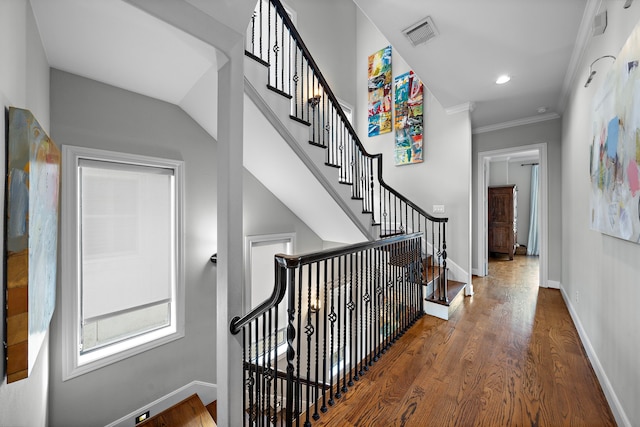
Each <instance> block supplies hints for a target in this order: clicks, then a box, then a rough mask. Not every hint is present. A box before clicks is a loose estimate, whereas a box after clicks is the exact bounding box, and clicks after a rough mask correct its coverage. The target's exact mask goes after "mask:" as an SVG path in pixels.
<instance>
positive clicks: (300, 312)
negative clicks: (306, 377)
mask: <svg viewBox="0 0 640 427" xmlns="http://www.w3.org/2000/svg"><path fill="white" fill-rule="evenodd" d="M295 271H297V273H298V278H297V280H298V287H297V288H296V287H295V286H291V289H297V291H298V295H297V298H296V300H297V303H298V307H297V313H298V331H302V268H301V267H298V268H296V270H295ZM294 277H295V275H294ZM294 280H295V279H294ZM294 283H295V282H294ZM301 341H302V340H301V339H300V336H298V342H297V353H296V405H295V409H296V419H297V420H298V425H300V413H301V409H302V408H301V407H300V404H301V403H302V402H301V401H300V395H301V389H300V387H301V384H300V378H301V376H302V373H301V372H300V356H301V354H302V353H300V346H301V345H302V342H301Z"/></svg>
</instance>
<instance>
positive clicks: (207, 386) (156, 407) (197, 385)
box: [105, 381, 218, 427]
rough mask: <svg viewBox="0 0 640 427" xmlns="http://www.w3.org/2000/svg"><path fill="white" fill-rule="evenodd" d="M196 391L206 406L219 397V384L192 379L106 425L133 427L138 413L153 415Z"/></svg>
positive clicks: (110, 426) (108, 426)
mask: <svg viewBox="0 0 640 427" xmlns="http://www.w3.org/2000/svg"><path fill="white" fill-rule="evenodd" d="M194 393H197V394H198V396H199V397H200V400H202V403H203V404H204V405H205V406H206V405H208V404H209V403H211V402H213V401H214V400H217V399H218V386H217V385H216V384H211V383H205V382H202V381H192V382H190V383H189V384H187V385H185V386H183V387H180V388H179V389H177V390H175V391H172V392H171V393H169V394H167V395H166V396H163V397H161V398H159V399H156V400H155V401H153V402H151V403H149V404H148V405H145V406H143V407H142V408H140V409H137V410H135V411H133V412H131V413H130V414H128V415H125V416H124V417H122V418H120V419H119V420H116V421H114V422H112V423H111V424H108V425H106V426H105V427H133V426H135V425H136V422H135V418H136V417H137V416H138V415H140V414H143V413H145V412H147V411H149V415H150V416H152V417H153V416H154V415H156V414H158V413H160V412H162V411H164V410H165V409H167V408H170V407H171V406H173V405H175V404H176V403H178V402H181V401H183V400H184V399H186V398H187V397H189V396H191V395H192V394H194Z"/></svg>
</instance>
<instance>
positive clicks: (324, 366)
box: [320, 260, 329, 413]
mask: <svg viewBox="0 0 640 427" xmlns="http://www.w3.org/2000/svg"><path fill="white" fill-rule="evenodd" d="M322 263H323V267H324V281H323V282H324V283H323V286H324V292H323V294H322V295H323V297H322V307H324V310H325V312H326V307H327V283H328V282H329V278H328V277H329V276H327V273H328V266H327V260H324V261H323V262H322ZM327 317H328V316H326V315H325V316H322V321H323V327H322V334H323V340H322V383H323V384H327ZM326 395H327V390H326V387H323V388H322V407H321V408H320V410H321V411H322V412H323V413H324V412H327V401H326Z"/></svg>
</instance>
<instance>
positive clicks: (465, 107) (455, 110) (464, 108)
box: [444, 102, 476, 114]
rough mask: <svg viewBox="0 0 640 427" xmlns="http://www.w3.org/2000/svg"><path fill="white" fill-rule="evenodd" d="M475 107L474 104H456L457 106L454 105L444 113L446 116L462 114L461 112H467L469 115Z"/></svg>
mask: <svg viewBox="0 0 640 427" xmlns="http://www.w3.org/2000/svg"><path fill="white" fill-rule="evenodd" d="M475 107H476V104H475V103H474V102H465V103H463V104H458V105H454V106H453V107H449V108H445V109H444V111H445V113H447V114H456V113H462V112H463V111H468V112H470V113H471V112H472V111H473V109H474V108H475Z"/></svg>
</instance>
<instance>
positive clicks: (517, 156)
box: [474, 143, 549, 287]
mask: <svg viewBox="0 0 640 427" xmlns="http://www.w3.org/2000/svg"><path fill="white" fill-rule="evenodd" d="M533 159H537V163H539V171H538V172H539V206H538V222H539V227H538V233H539V234H538V239H539V253H540V255H539V275H538V277H539V286H541V287H548V275H549V273H548V166H547V144H546V143H539V144H531V145H526V146H520V147H511V148H505V149H500V150H493V151H483V152H479V153H478V159H477V162H478V163H477V166H478V168H477V206H476V209H477V215H476V218H477V224H476V241H475V245H476V248H477V258H476V265H477V269H475V271H474V274H476V275H477V276H480V277H482V276H486V275H487V274H488V269H489V253H488V227H487V212H488V196H487V194H488V190H487V189H488V187H489V185H490V184H491V178H492V175H491V167H492V163H493V162H498V161H505V160H506V161H507V162H508V161H509V160H515V161H516V162H518V161H519V162H521V163H518V164H526V163H535V161H534V160H533ZM507 180H508V177H507Z"/></svg>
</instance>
